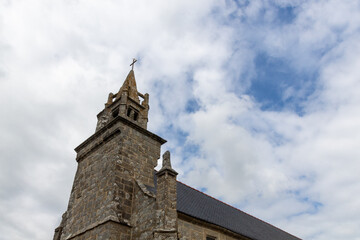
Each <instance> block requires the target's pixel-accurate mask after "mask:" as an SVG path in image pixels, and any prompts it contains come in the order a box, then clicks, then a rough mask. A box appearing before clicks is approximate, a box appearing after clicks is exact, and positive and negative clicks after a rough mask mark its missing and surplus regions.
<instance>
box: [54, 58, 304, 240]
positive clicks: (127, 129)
mask: <svg viewBox="0 0 360 240" xmlns="http://www.w3.org/2000/svg"><path fill="white" fill-rule="evenodd" d="M135 61H136V60H134V62H135ZM134 62H133V64H134ZM133 64H132V66H133ZM148 112H149V94H147V93H146V94H142V93H140V92H138V91H137V87H136V81H135V75H134V71H133V69H132V70H131V71H130V72H129V74H128V76H127V77H126V79H125V81H124V83H123V85H122V87H121V88H120V90H119V91H118V92H117V93H116V94H113V93H110V94H109V98H108V100H107V103H106V104H105V108H104V109H103V110H102V111H101V112H100V113H99V114H98V115H97V119H98V122H97V126H96V131H95V133H94V134H93V135H92V136H90V137H89V138H88V139H86V140H85V141H84V142H83V143H81V144H80V145H79V146H78V147H76V148H75V151H76V153H77V156H76V161H77V164H78V166H77V171H76V174H75V179H74V183H73V187H72V190H71V195H70V199H69V204H68V208H67V210H66V212H65V213H64V214H63V216H62V221H61V223H60V226H59V227H57V228H56V229H55V234H54V238H53V239H54V240H90V239H102V240H110V239H111V240H150V239H155V240H165V239H166V240H178V239H179V240H235V239H236V240H298V239H299V238H297V237H295V236H293V235H291V234H289V233H287V232H285V231H283V230H281V229H279V228H276V227H274V226H272V225H270V224H268V223H266V222H264V221H262V220H259V219H257V218H255V217H253V216H251V215H249V214H247V213H245V212H243V211H241V210H238V209H236V208H234V207H232V206H230V205H228V204H226V203H223V202H221V201H219V200H217V199H215V198H213V197H211V196H208V195H206V194H204V193H202V192H200V191H198V190H196V189H194V188H192V187H190V186H187V185H185V184H183V183H181V182H179V181H177V180H176V178H177V175H178V173H177V172H176V170H174V169H173V168H172V167H171V158H170V152H168V151H167V152H165V153H164V155H163V156H162V168H161V169H160V170H159V171H155V169H154V168H155V167H156V165H157V161H158V159H159V158H160V148H161V145H163V144H164V143H165V142H166V140H164V139H163V138H161V137H159V136H157V135H156V134H154V133H152V132H150V131H148V130H147V122H148Z"/></svg>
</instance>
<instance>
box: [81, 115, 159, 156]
mask: <svg viewBox="0 0 360 240" xmlns="http://www.w3.org/2000/svg"><path fill="white" fill-rule="evenodd" d="M118 121H121V122H123V123H124V124H126V125H128V126H130V127H132V128H134V129H136V130H138V131H139V132H141V133H143V134H145V135H147V136H148V137H150V138H152V139H154V140H156V141H158V142H159V143H160V144H164V143H166V140H165V139H163V138H161V137H159V136H158V135H156V134H154V133H152V132H150V131H148V130H146V129H144V128H142V127H140V126H138V125H137V124H135V123H133V122H131V121H129V120H128V119H126V118H123V117H121V116H117V117H116V118H114V119H113V120H111V121H110V122H109V123H108V124H106V125H105V126H104V127H103V128H101V129H99V130H98V131H97V132H95V133H94V134H93V135H91V136H90V137H89V138H88V139H86V140H85V141H84V142H83V143H81V144H80V145H79V146H77V147H76V148H75V151H76V152H77V153H78V152H79V151H80V150H81V149H83V148H84V147H86V146H87V145H88V144H90V143H91V142H92V141H93V140H94V139H96V138H97V137H99V136H100V135H102V134H103V133H104V132H106V131H107V130H108V129H110V128H111V127H112V126H113V125H115V124H116V123H117V122H118Z"/></svg>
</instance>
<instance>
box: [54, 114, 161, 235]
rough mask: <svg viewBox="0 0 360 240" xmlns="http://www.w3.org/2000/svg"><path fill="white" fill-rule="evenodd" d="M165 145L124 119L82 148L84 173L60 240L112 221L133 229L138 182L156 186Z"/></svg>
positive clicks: (80, 161)
mask: <svg viewBox="0 0 360 240" xmlns="http://www.w3.org/2000/svg"><path fill="white" fill-rule="evenodd" d="M143 131H146V130H143ZM154 136H155V137H154ZM163 141H164V140H163ZM161 144H162V143H161V142H160V141H159V140H158V139H156V135H153V134H151V133H149V132H148V133H146V132H145V134H144V132H141V129H139V128H138V127H136V126H133V125H131V124H129V123H128V122H127V121H126V120H124V119H122V118H121V117H118V118H117V119H114V120H113V122H112V123H110V124H108V125H107V127H106V129H101V130H99V131H98V132H96V133H95V134H94V135H93V136H91V137H90V138H89V139H88V140H86V141H85V142H84V143H83V144H81V145H80V146H79V147H78V148H76V151H77V153H78V155H77V161H78V169H77V172H76V175H75V180H74V184H73V189H72V193H71V196H70V200H69V206H68V210H67V212H66V221H65V223H64V228H63V232H62V235H61V238H60V239H61V240H65V239H72V238H73V237H74V236H77V235H79V234H82V233H84V232H86V231H88V230H89V229H90V228H96V226H97V225H99V224H103V223H104V222H106V221H108V220H111V221H113V222H118V223H121V224H123V225H124V226H126V225H128V226H131V223H130V219H131V215H132V211H133V207H134V206H133V197H134V186H135V184H136V182H135V179H137V180H140V181H142V182H143V183H145V184H147V185H150V186H153V185H154V181H153V169H154V167H155V166H156V164H157V159H158V158H159V156H160V146H161ZM118 229H119V231H120V230H121V229H120V228H118ZM96 231H97V230H96ZM74 239H75V238H74ZM93 239H97V238H93Z"/></svg>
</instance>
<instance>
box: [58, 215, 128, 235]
mask: <svg viewBox="0 0 360 240" xmlns="http://www.w3.org/2000/svg"><path fill="white" fill-rule="evenodd" d="M107 222H115V223H119V224H122V225H125V226H128V227H131V225H130V224H129V223H127V222H124V221H119V219H118V218H117V217H115V216H108V217H106V218H104V219H103V220H101V221H99V222H96V223H93V224H90V225H89V226H87V227H85V228H83V229H81V230H79V231H77V232H75V233H74V234H70V235H69V236H67V237H66V238H65V240H70V239H73V238H74V237H76V236H79V235H81V234H83V233H85V232H87V231H90V230H92V229H94V228H96V227H97V226H99V225H102V224H105V223H107Z"/></svg>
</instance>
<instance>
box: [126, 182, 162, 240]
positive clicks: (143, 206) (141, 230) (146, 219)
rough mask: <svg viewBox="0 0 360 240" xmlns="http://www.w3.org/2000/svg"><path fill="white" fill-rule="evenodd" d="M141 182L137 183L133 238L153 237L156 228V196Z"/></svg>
mask: <svg viewBox="0 0 360 240" xmlns="http://www.w3.org/2000/svg"><path fill="white" fill-rule="evenodd" d="M140 185H141V183H140V182H139V184H137V185H136V187H135V194H134V212H133V215H132V221H131V222H132V225H133V226H134V227H133V229H132V233H133V234H132V239H136V240H148V239H153V231H154V228H155V224H156V220H155V207H156V202H155V196H154V195H152V194H151V193H149V192H147V191H146V189H145V186H144V185H142V186H141V187H142V188H141V187H140Z"/></svg>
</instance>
